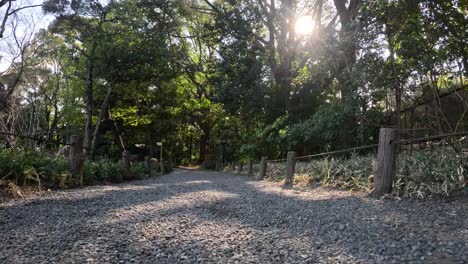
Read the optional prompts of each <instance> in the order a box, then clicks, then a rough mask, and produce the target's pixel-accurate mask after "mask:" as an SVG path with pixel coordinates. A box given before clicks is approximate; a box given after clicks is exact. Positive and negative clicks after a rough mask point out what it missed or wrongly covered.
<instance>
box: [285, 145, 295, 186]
mask: <svg viewBox="0 0 468 264" xmlns="http://www.w3.org/2000/svg"><path fill="white" fill-rule="evenodd" d="M295 158H296V152H294V151H289V152H288V156H287V158H286V174H285V176H284V187H285V188H292V186H293V182H294V172H295V171H296V160H295Z"/></svg>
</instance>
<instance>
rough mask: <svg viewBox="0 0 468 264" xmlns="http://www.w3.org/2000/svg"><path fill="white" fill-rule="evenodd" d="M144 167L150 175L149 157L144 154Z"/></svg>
mask: <svg viewBox="0 0 468 264" xmlns="http://www.w3.org/2000/svg"><path fill="white" fill-rule="evenodd" d="M145 167H146V169H147V170H148V175H149V177H151V157H150V156H145Z"/></svg>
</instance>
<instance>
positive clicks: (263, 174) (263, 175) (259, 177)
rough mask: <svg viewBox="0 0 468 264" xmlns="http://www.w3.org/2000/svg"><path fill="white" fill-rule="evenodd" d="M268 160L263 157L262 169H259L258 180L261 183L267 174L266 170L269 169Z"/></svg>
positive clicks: (261, 161)
mask: <svg viewBox="0 0 468 264" xmlns="http://www.w3.org/2000/svg"><path fill="white" fill-rule="evenodd" d="M266 160H267V158H266V157H262V159H261V160H260V167H259V170H258V178H257V180H259V181H261V180H263V178H265V174H266V169H267V161H266Z"/></svg>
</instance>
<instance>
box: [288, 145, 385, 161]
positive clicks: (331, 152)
mask: <svg viewBox="0 0 468 264" xmlns="http://www.w3.org/2000/svg"><path fill="white" fill-rule="evenodd" d="M378 146H379V144H372V145H366V146H360V147H355V148H348V149H341V150H336V151H330V152H324V153H319V154H312V155H306V156H300V157H295V158H294V159H295V160H300V159H307V158H316V157H322V156H328V155H334V154H340V153H346V152H352V151H356V150H363V149H373V148H377V147H378Z"/></svg>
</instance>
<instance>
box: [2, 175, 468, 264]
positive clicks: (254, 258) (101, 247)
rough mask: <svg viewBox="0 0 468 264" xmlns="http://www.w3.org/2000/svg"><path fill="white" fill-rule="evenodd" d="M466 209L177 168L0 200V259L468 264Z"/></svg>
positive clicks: (452, 204)
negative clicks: (156, 174)
mask: <svg viewBox="0 0 468 264" xmlns="http://www.w3.org/2000/svg"><path fill="white" fill-rule="evenodd" d="M465 201H466V199H465ZM467 209H468V205H467V204H466V203H460V202H445V203H443V202H440V201H437V200H428V201H420V200H408V199H402V200H400V201H398V200H394V199H381V200H374V199H371V198H368V197H366V196H365V195H364V194H360V193H353V192H347V191H338V190H330V189H324V188H320V187H316V188H314V189H301V190H298V189H294V190H284V189H282V188H281V186H279V185H278V184H277V183H274V182H268V181H261V182H257V181H254V180H253V179H249V178H248V177H246V176H240V175H232V174H223V173H216V172H208V171H190V170H176V171H175V172H174V173H172V174H168V175H165V176H162V177H157V178H150V179H145V180H141V181H133V182H127V183H124V184H116V185H108V186H95V187H87V188H83V189H74V190H67V191H58V192H54V191H51V192H48V193H47V195H45V196H43V197H36V198H33V199H26V200H16V201H8V202H5V203H3V204H0V234H1V239H0V263H50V262H53V263H168V264H173V263H180V262H182V263H441V262H444V261H445V262H446V261H450V263H467V261H466V260H468V242H467V241H468V229H467V227H468V222H467V221H468V220H467V219H468V210H467Z"/></svg>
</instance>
